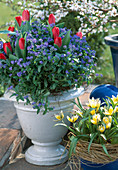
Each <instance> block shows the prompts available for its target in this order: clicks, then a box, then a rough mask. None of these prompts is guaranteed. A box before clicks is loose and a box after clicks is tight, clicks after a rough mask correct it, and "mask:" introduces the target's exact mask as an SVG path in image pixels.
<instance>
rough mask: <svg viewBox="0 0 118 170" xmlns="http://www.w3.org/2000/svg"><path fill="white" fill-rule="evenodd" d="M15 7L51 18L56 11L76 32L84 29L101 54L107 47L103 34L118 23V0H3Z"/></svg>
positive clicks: (35, 16)
mask: <svg viewBox="0 0 118 170" xmlns="http://www.w3.org/2000/svg"><path fill="white" fill-rule="evenodd" d="M2 2H6V3H7V4H8V5H11V7H12V8H13V9H14V10H17V11H18V12H19V10H23V9H24V8H27V9H28V10H29V11H30V14H31V15H32V16H34V18H35V19H39V20H40V19H42V18H44V19H47V18H48V16H49V14H50V13H53V14H54V15H55V18H56V22H63V21H64V22H65V26H66V27H67V28H71V29H72V31H73V32H74V33H76V32H78V31H81V32H82V33H83V35H85V36H86V37H87V41H88V42H89V44H90V46H91V47H92V49H94V50H95V51H96V54H97V56H98V57H99V56H100V55H101V52H102V51H103V49H104V43H103V37H104V36H106V35H107V34H108V29H109V28H112V29H115V28H116V27H117V25H118V1H116V0H79V1H78V0H68V1H66V0H34V1H33V0H32V1H31V0H28V1H27V0H24V1H23V0H22V1H16V0H2Z"/></svg>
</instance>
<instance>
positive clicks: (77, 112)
mask: <svg viewBox="0 0 118 170" xmlns="http://www.w3.org/2000/svg"><path fill="white" fill-rule="evenodd" d="M73 111H75V112H76V114H77V115H79V116H80V117H83V112H81V111H79V110H75V109H73Z"/></svg>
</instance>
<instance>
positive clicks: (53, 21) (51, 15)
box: [48, 14, 55, 24]
mask: <svg viewBox="0 0 118 170" xmlns="http://www.w3.org/2000/svg"><path fill="white" fill-rule="evenodd" d="M48 22H49V24H55V17H54V15H53V14H50V15H49V19H48Z"/></svg>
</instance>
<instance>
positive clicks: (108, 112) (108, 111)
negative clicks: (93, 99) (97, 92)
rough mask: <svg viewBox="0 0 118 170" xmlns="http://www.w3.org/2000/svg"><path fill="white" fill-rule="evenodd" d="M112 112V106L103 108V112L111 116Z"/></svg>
mask: <svg viewBox="0 0 118 170" xmlns="http://www.w3.org/2000/svg"><path fill="white" fill-rule="evenodd" d="M113 113H114V110H113V107H112V106H110V108H109V110H107V109H105V112H104V114H105V115H108V116H111V115H112V114H113Z"/></svg>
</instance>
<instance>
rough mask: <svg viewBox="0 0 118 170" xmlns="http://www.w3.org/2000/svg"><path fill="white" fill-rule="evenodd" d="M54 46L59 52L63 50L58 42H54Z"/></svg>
mask: <svg viewBox="0 0 118 170" xmlns="http://www.w3.org/2000/svg"><path fill="white" fill-rule="evenodd" d="M54 47H55V48H56V49H57V52H59V53H60V52H61V48H60V47H59V46H58V45H57V44H54Z"/></svg>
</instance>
